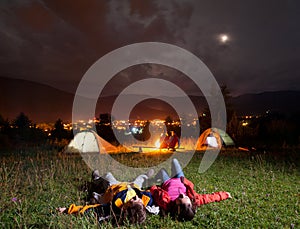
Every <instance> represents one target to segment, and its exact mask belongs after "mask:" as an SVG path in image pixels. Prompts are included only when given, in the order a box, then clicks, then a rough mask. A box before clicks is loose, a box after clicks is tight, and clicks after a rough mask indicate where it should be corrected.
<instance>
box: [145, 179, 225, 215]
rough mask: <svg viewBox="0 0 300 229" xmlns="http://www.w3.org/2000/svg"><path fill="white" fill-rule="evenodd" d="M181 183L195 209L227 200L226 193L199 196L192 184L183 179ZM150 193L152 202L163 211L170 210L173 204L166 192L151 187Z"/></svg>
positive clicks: (159, 188) (154, 186) (157, 187)
mask: <svg viewBox="0 0 300 229" xmlns="http://www.w3.org/2000/svg"><path fill="white" fill-rule="evenodd" d="M171 179H172V178H171ZM181 181H182V183H183V184H184V185H185V187H186V195H187V196H188V197H189V198H190V199H191V200H192V202H193V203H194V204H195V205H196V206H197V207H199V206H200V205H203V204H208V203H211V202H219V201H221V200H226V199H228V198H229V195H228V193H226V192H223V191H221V192H215V193H212V194H199V193H197V192H196V191H195V190H194V184H193V183H192V182H191V181H190V180H188V179H187V178H185V177H181ZM150 192H151V194H152V196H153V199H154V202H155V203H156V204H157V205H158V206H159V207H161V208H162V209H163V210H166V211H169V210H170V209H171V208H172V206H173V204H174V203H172V202H173V201H171V198H170V196H169V194H168V192H167V191H166V190H163V189H162V188H161V187H160V186H156V185H153V186H152V187H151V188H150Z"/></svg>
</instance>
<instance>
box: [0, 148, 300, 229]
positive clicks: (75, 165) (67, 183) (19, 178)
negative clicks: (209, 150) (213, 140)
mask: <svg viewBox="0 0 300 229" xmlns="http://www.w3.org/2000/svg"><path fill="white" fill-rule="evenodd" d="M2 155H3V154H2ZM169 156H170V155H149V156H145V155H144V154H126V155H125V154H120V155H114V157H116V158H117V159H118V160H119V161H123V162H124V164H127V165H130V164H131V165H137V164H138V165H145V166H147V165H149V164H151V165H153V163H154V162H155V163H158V162H159V161H160V160H164V159H165V158H167V157H169ZM201 158H202V154H201V153H196V154H195V155H194V157H193V159H192V160H191V162H190V163H189V165H188V166H187V167H186V168H184V172H185V175H186V177H187V178H189V179H190V180H192V181H193V182H194V184H195V189H196V191H197V192H199V193H211V192H215V191H221V190H224V191H228V192H230V193H231V194H232V197H233V198H232V199H230V200H226V201H222V202H219V203H211V204H207V205H203V206H201V207H200V208H198V211H197V214H196V217H195V218H194V219H193V221H191V222H184V223H181V222H177V221H174V220H172V219H171V218H169V217H166V218H162V217H160V216H153V215H151V216H149V217H148V218H147V221H146V223H145V224H144V225H140V226H130V225H126V227H131V228H139V227H141V228H300V216H299V214H300V205H299V202H300V179H299V177H300V176H299V168H298V167H297V166H298V164H297V163H298V162H296V161H293V160H292V159H291V158H289V160H285V161H283V160H282V159H277V160H274V159H272V158H271V159H270V157H267V156H265V155H256V156H255V155H254V156H249V155H247V156H246V155H245V153H242V152H236V151H227V152H222V153H221V154H220V155H219V156H218V158H217V160H216V161H215V163H214V164H213V165H212V166H211V167H210V168H209V170H208V171H207V172H205V173H203V174H200V173H198V168H199V164H200V161H201ZM0 160H1V168H0V175H1V176H0V184H1V186H0V187H1V190H0V191H1V197H0V227H1V228H98V227H99V225H97V222H96V221H95V218H94V217H93V216H92V215H86V216H74V215H64V214H58V213H57V212H56V210H55V208H56V207H59V206H68V205H69V204H71V203H76V204H84V203H85V196H86V191H85V190H84V189H83V187H84V184H86V182H87V181H89V180H90V174H91V170H90V169H89V168H88V167H87V166H86V164H85V163H84V161H83V160H82V158H81V157H80V156H61V155H58V154H56V153H55V152H52V151H47V150H39V149H32V150H26V151H23V152H14V153H13V154H12V153H11V154H9V153H6V155H5V156H1V158H0ZM13 198H15V199H13ZM100 228H112V226H111V225H110V224H107V223H106V224H101V225H100Z"/></svg>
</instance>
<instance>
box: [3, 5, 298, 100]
mask: <svg viewBox="0 0 300 229" xmlns="http://www.w3.org/2000/svg"><path fill="white" fill-rule="evenodd" d="M299 21H300V2H299V1H297V0H281V1H279V0H264V1H261V0H259V1H258V0H257V1H255V0H254V1H253V0H243V1H240V0H236V1H233V0H226V1H216V0H213V1H211V0H207V1H201V0H194V1H192V0H191V1H182V0H178V1H160V0H157V1H139V0H133V1H119V0H116V1H99V0H77V1H74V0H63V1H61V0H49V1H47V0H1V2H0V54H1V55H0V76H1V77H7V78H14V79H25V80H28V81H33V82H37V83H41V84H45V85H49V86H52V87H55V88H57V89H60V90H63V91H66V92H72V93H75V91H76V88H77V86H78V83H79V82H80V80H81V78H82V76H83V75H84V73H85V72H86V71H87V70H88V69H89V67H90V66H91V65H92V64H93V63H94V62H95V61H97V60H98V59H99V58H101V57H102V56H103V55H105V54H107V53H109V52H110V51H113V50H114V49H117V48H120V47H122V46H124V45H129V44H132V43H137V42H150V41H151V42H165V43H170V44H173V45H177V46H179V47H182V48H184V49H186V50H188V51H190V52H192V53H193V54H195V55H196V56H198V57H199V58H200V59H201V60H202V61H203V62H204V63H205V64H206V65H207V66H208V67H209V69H210V70H211V72H212V73H213V75H214V76H215V78H216V80H217V82H218V83H219V84H225V85H227V87H228V88H229V89H230V91H231V93H232V95H240V94H245V93H259V92H264V91H279V90H300V77H299V76H300V65H299V60H300V42H299V41H300V23H299ZM222 35H226V36H227V37H224V36H223V40H222V37H221V36H222ZM149 69H150V70H149ZM160 74H164V75H166V77H167V79H168V77H170V79H171V78H172V80H173V81H175V82H176V81H178V82H182V77H183V76H182V75H181V73H180V72H178V71H174V70H172V69H169V68H165V67H160V66H153V65H149V66H148V70H147V71H145V66H143V67H142V68H141V69H138V68H137V69H128V70H126V71H123V72H121V73H120V74H119V76H116V77H117V78H115V81H112V83H111V84H110V85H108V86H107V88H106V89H107V90H106V93H107V94H114V93H118V92H119V91H120V90H121V89H122V88H123V87H124V85H128V84H129V83H132V82H134V81H135V80H137V79H140V78H141V77H144V78H145V77H148V76H156V77H157V76H159V75H160ZM99 80H101V79H99ZM183 87H184V89H185V90H186V91H187V93H189V94H193V93H194V88H193V85H192V84H191V83H189V82H186V83H185V85H184V86H183ZM11 91H12V92H14V88H11ZM15 93H17V92H15ZM28 93H30V92H28Z"/></svg>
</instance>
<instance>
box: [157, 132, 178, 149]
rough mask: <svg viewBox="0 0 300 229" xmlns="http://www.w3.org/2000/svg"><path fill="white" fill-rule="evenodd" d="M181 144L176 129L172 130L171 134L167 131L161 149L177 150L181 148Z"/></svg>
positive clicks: (162, 138)
mask: <svg viewBox="0 0 300 229" xmlns="http://www.w3.org/2000/svg"><path fill="white" fill-rule="evenodd" d="M179 145H180V141H179V138H178V136H177V135H176V133H175V132H174V131H171V135H170V134H169V133H168V132H166V135H165V136H162V137H161V144H160V149H168V150H171V151H175V148H179Z"/></svg>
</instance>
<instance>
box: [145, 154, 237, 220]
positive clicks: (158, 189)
mask: <svg viewBox="0 0 300 229" xmlns="http://www.w3.org/2000/svg"><path fill="white" fill-rule="evenodd" d="M171 173H172V175H171V178H170V176H169V175H168V173H167V171H166V170H165V169H161V170H160V171H159V172H158V173H157V174H156V176H155V177H154V179H155V181H157V180H161V181H162V184H161V185H160V186H157V185H153V186H152V187H151V188H150V192H151V194H152V196H153V198H154V203H155V204H157V205H158V206H159V207H160V209H161V210H162V211H161V212H163V214H167V213H170V215H171V216H173V217H175V218H176V219H178V220H179V221H189V220H192V219H193V218H194V216H195V213H196V208H197V207H199V206H200V205H202V204H208V203H210V202H218V201H221V200H225V199H228V198H231V195H230V193H228V192H216V193H212V194H198V193H196V191H195V190H194V184H193V183H192V182H191V181H189V180H188V179H187V178H185V176H184V173H183V171H182V168H181V166H180V164H179V162H178V160H177V159H176V158H175V159H173V160H172V165H171Z"/></svg>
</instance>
